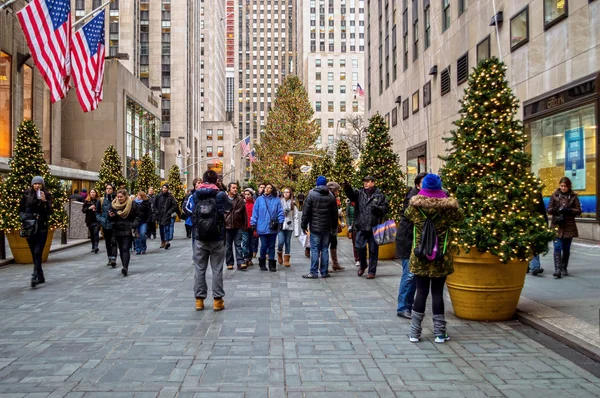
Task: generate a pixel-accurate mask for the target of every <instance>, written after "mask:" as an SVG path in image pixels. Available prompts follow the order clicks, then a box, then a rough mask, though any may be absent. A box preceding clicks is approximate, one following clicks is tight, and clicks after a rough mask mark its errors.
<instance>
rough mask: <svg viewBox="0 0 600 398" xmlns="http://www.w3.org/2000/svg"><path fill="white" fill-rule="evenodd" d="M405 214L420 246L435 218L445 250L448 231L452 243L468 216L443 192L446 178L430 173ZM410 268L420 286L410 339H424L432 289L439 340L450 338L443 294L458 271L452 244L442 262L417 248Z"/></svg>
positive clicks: (418, 287)
mask: <svg viewBox="0 0 600 398" xmlns="http://www.w3.org/2000/svg"><path fill="white" fill-rule="evenodd" d="M404 214H405V216H406V218H407V219H408V220H409V221H411V222H412V223H413V224H414V227H415V242H416V246H418V245H419V243H420V241H421V233H422V229H423V224H424V223H425V220H426V219H427V218H429V219H432V220H433V223H434V225H435V231H436V233H437V237H438V244H439V246H438V250H444V241H445V240H446V234H448V236H447V242H448V245H450V242H452V233H451V228H452V227H454V226H456V225H458V223H459V222H460V221H461V220H462V218H463V217H464V214H463V211H462V210H461V209H460V207H459V206H458V201H457V200H456V199H454V198H449V197H447V196H446V194H445V193H444V191H442V181H441V179H440V177H438V176H437V175H435V174H427V175H426V176H425V177H424V178H423V181H422V185H421V190H420V191H419V194H418V195H415V196H414V197H413V198H412V199H411V200H410V205H409V206H408V209H406V212H405V213H404ZM410 271H411V272H412V273H413V274H414V280H415V284H416V286H417V292H416V296H415V302H414V304H413V310H412V324H411V327H410V335H409V338H410V341H411V342H413V343H416V342H418V341H419V340H420V339H421V322H422V321H423V317H424V316H425V305H426V303H427V296H428V295H429V290H430V289H431V296H432V310H433V332H434V335H435V342H436V343H443V342H445V341H447V340H449V339H450V337H448V334H447V333H446V319H445V317H444V299H443V293H444V285H445V284H446V277H447V276H448V275H450V274H451V273H453V272H454V267H453V265H452V251H451V250H450V247H449V246H448V247H447V248H446V251H445V252H444V257H443V259H442V260H438V261H435V260H434V261H429V260H427V259H419V258H417V257H416V256H415V253H414V247H413V252H412V253H411V256H410Z"/></svg>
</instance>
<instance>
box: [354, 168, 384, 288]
mask: <svg viewBox="0 0 600 398" xmlns="http://www.w3.org/2000/svg"><path fill="white" fill-rule="evenodd" d="M344 192H345V193H346V196H347V197H348V199H350V201H351V202H354V203H356V207H355V210H354V231H356V250H357V251H358V258H359V260H360V267H359V268H358V271H357V275H358V276H363V275H364V273H365V270H366V269H367V245H369V264H368V266H369V274H368V275H367V279H375V273H376V272H377V259H378V257H379V245H378V244H377V243H376V242H375V238H374V237H373V227H374V226H376V225H377V224H379V223H380V222H381V220H382V219H383V217H384V216H385V214H386V213H387V211H388V204H387V201H386V199H385V196H384V195H383V193H382V192H381V191H380V190H379V189H378V188H376V187H375V178H373V177H372V176H366V177H364V178H363V188H362V189H353V188H352V186H350V184H349V183H348V182H345V183H344Z"/></svg>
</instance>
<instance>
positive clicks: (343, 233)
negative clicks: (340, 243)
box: [337, 225, 348, 237]
mask: <svg viewBox="0 0 600 398" xmlns="http://www.w3.org/2000/svg"><path fill="white" fill-rule="evenodd" d="M337 236H339V237H342V236H343V237H347V236H348V226H347V225H346V226H345V227H344V229H342V232H338V234H337Z"/></svg>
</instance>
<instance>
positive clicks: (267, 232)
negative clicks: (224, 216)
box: [250, 184, 285, 272]
mask: <svg viewBox="0 0 600 398" xmlns="http://www.w3.org/2000/svg"><path fill="white" fill-rule="evenodd" d="M284 221H285V215H284V214H283V207H281V201H280V200H279V197H278V196H277V189H276V188H275V187H274V186H273V184H265V192H264V194H262V195H261V196H259V197H258V199H256V202H255V203H254V209H253V210H252V218H251V219H250V225H251V226H252V228H254V229H256V232H257V233H258V237H259V239H260V255H259V257H258V266H259V267H260V270H261V271H267V266H266V264H267V254H268V255H269V269H268V270H269V271H271V272H277V260H276V259H275V243H276V240H277V233H278V232H279V229H280V228H282V227H283V223H284Z"/></svg>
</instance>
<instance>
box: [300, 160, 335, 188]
mask: <svg viewBox="0 0 600 398" xmlns="http://www.w3.org/2000/svg"><path fill="white" fill-rule="evenodd" d="M314 153H315V154H316V155H317V156H320V157H317V156H314V157H312V165H311V168H310V171H309V172H308V173H304V174H302V175H301V176H300V178H299V180H298V184H297V185H296V192H302V193H304V194H305V195H306V194H308V192H309V191H310V190H311V189H313V188H314V187H315V184H316V182H317V177H319V176H324V177H325V178H327V181H331V177H332V175H333V167H334V164H333V159H332V158H331V156H330V155H329V153H328V152H327V151H326V150H317V151H314Z"/></svg>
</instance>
